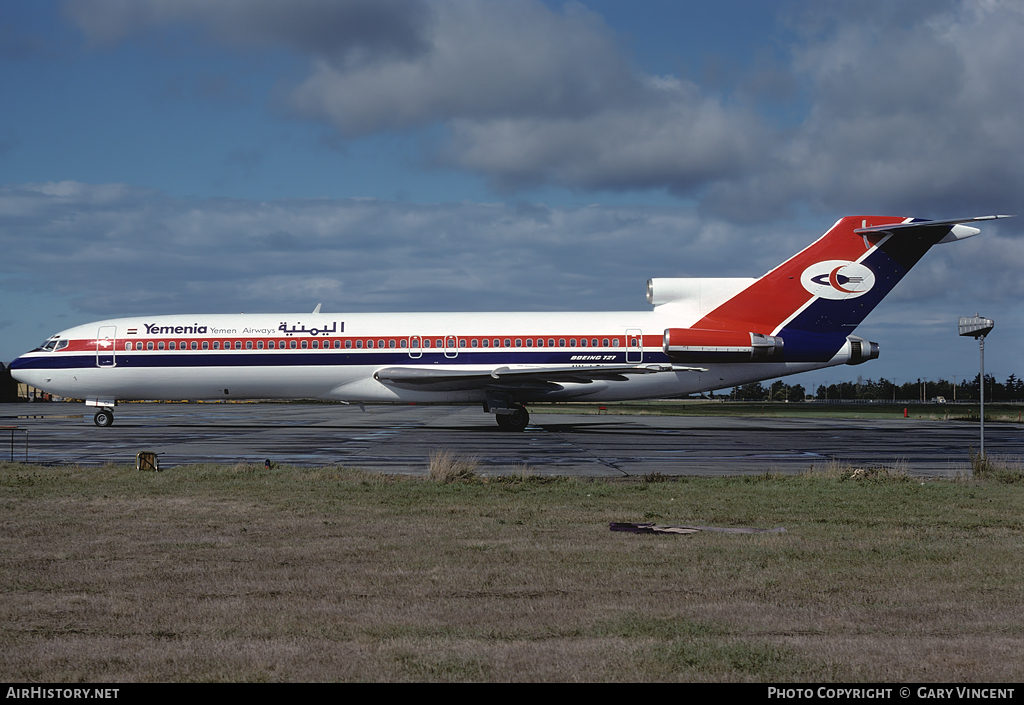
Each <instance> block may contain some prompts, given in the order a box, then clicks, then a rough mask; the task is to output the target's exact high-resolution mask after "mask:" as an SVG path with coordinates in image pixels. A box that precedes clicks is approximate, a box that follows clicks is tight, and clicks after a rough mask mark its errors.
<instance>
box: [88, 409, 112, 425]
mask: <svg viewBox="0 0 1024 705" xmlns="http://www.w3.org/2000/svg"><path fill="white" fill-rule="evenodd" d="M92 422H93V423H94V424H96V425H97V426H99V427H100V428H106V427H107V426H111V425H113V423H114V412H113V411H111V410H110V409H100V410H99V411H97V412H96V415H95V416H93V417H92Z"/></svg>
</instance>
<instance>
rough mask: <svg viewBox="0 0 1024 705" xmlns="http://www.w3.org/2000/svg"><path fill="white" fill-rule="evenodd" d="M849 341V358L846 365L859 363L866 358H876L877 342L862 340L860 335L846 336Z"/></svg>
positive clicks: (866, 359) (863, 361) (865, 360)
mask: <svg viewBox="0 0 1024 705" xmlns="http://www.w3.org/2000/svg"><path fill="white" fill-rule="evenodd" d="M846 339H847V340H848V341H850V359H849V360H848V361H847V362H846V364H847V365H860V364H862V363H865V362H867V361H868V360H877V359H878V343H872V342H870V341H867V340H864V338H861V337H860V336H856V335H850V336H847V338H846Z"/></svg>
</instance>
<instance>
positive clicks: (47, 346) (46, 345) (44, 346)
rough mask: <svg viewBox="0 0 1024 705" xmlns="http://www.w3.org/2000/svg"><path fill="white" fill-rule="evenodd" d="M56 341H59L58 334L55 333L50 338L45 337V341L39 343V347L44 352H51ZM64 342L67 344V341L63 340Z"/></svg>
mask: <svg viewBox="0 0 1024 705" xmlns="http://www.w3.org/2000/svg"><path fill="white" fill-rule="evenodd" d="M58 342H60V336H56V335H55V336H53V337H52V338H49V339H47V341H46V342H45V343H43V344H42V345H40V346H39V349H40V350H45V351H46V352H53V351H54V349H56V347H57V343H58ZM64 343H65V344H67V341H66V340H65V341H64Z"/></svg>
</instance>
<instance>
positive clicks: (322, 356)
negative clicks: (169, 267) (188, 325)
mask: <svg viewBox="0 0 1024 705" xmlns="http://www.w3.org/2000/svg"><path fill="white" fill-rule="evenodd" d="M597 350H598V349H597V348H582V349H577V350H573V351H565V350H560V351H554V350H552V351H548V350H541V349H537V348H534V349H533V350H532V351H527V350H525V349H517V350H516V351H514V352H513V351H512V350H505V349H502V350H501V351H492V352H482V351H475V352H473V351H465V352H460V353H459V354H458V356H457V357H446V356H445V355H444V353H434V352H430V353H428V352H424V353H423V355H421V356H420V357H415V358H414V357H410V356H409V354H408V352H407V351H401V352H399V351H395V352H391V351H388V352H383V351H381V352H377V351H374V352H362V353H350V352H323V351H319V352H317V351H306V352H291V351H288V352H283V353H282V352H276V353H275V352H262V353H259V352H242V351H238V352H235V351H231V352H220V353H213V352H188V351H186V352H184V353H177V354H168V353H148V352H146V353H143V352H124V353H118V354H117V356H116V362H117V367H119V368H121V367H123V368H130V369H144V368H151V367H161V368H198V367H267V368H275V367H276V368H286V367H323V366H340V367H357V366H382V365H395V366H400V365H436V366H437V367H438V368H443V367H445V366H448V365H593V364H602V363H603V364H623V363H625V361H626V353H625V351H603V350H602V351H600V352H598V351H597ZM581 357H582V358H584V359H573V358H581ZM644 362H668V358H667V357H666V356H665V354H664V353H662V352H661V351H656V352H655V351H647V350H645V351H644ZM96 367H97V365H96V355H95V354H91V353H90V354H85V355H61V354H59V353H56V354H47V355H39V356H33V357H21V358H18V359H17V360H15V361H14V362H12V363H11V368H12V369H25V370H32V369H35V370H60V369H83V368H86V369H92V368H96Z"/></svg>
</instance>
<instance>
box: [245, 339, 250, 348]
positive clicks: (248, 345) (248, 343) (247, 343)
mask: <svg viewBox="0 0 1024 705" xmlns="http://www.w3.org/2000/svg"><path fill="white" fill-rule="evenodd" d="M245 349H246V350H252V341H251V340H247V341H245Z"/></svg>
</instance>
